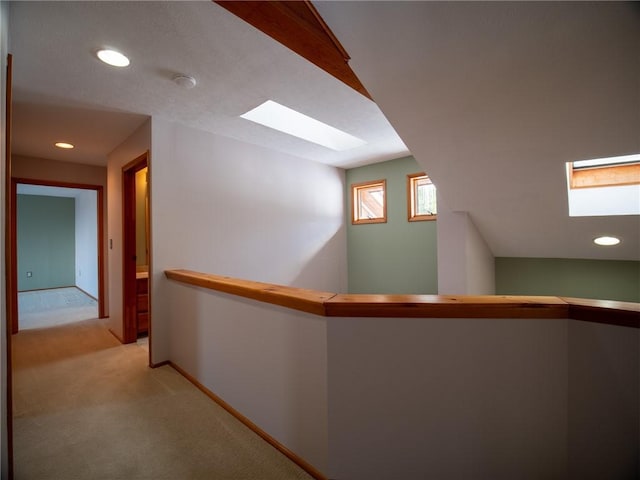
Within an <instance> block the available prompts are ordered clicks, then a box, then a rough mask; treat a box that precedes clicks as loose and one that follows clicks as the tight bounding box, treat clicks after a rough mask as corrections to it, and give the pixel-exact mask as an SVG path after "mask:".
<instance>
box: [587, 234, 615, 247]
mask: <svg viewBox="0 0 640 480" xmlns="http://www.w3.org/2000/svg"><path fill="white" fill-rule="evenodd" d="M593 243H595V244H596V245H601V246H603V247H611V246H613V245H618V244H619V243H620V239H619V238H617V237H607V236H603V237H598V238H594V239H593Z"/></svg>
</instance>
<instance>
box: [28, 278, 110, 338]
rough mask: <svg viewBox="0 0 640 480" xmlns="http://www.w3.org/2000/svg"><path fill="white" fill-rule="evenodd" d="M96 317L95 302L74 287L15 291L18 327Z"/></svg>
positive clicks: (63, 322)
mask: <svg viewBox="0 0 640 480" xmlns="http://www.w3.org/2000/svg"><path fill="white" fill-rule="evenodd" d="M97 317H98V302H96V301H95V300H94V299H93V298H91V297H90V296H89V295H87V294H86V293H84V292H83V291H82V290H79V289H78V288H76V287H65V288H52V289H48V290H33V291H29V292H18V325H19V328H20V330H25V329H31V328H43V327H51V326H54V325H62V324H65V323H73V322H77V321H79V320H88V319H90V318H97Z"/></svg>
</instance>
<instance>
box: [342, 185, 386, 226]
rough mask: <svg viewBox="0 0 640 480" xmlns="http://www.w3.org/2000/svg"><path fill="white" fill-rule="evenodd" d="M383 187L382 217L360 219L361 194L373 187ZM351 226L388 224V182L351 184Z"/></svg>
mask: <svg viewBox="0 0 640 480" xmlns="http://www.w3.org/2000/svg"><path fill="white" fill-rule="evenodd" d="M378 186H381V187H382V192H383V202H382V217H378V218H358V215H357V213H358V212H359V211H360V208H359V206H360V192H361V191H362V190H365V189H367V188H371V187H378ZM350 190H351V224H352V225H365V224H370V223H387V180H386V179H381V180H371V181H367V182H359V183H352V184H351V189H350Z"/></svg>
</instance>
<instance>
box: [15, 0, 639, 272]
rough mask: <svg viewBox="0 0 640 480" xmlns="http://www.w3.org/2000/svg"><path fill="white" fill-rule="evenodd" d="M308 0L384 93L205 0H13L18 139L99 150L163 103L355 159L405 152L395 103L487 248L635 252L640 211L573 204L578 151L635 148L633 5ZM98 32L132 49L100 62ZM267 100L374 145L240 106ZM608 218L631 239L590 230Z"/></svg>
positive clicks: (31, 149) (165, 111)
mask: <svg viewBox="0 0 640 480" xmlns="http://www.w3.org/2000/svg"><path fill="white" fill-rule="evenodd" d="M314 5H316V7H317V8H318V10H319V11H320V13H321V14H322V16H323V17H324V19H325V20H326V22H327V23H328V25H329V27H330V28H331V29H332V30H333V31H334V33H335V34H336V36H337V37H338V39H339V40H340V42H341V43H342V44H343V45H344V46H345V48H346V50H347V51H348V53H349V55H350V56H351V58H352V60H351V62H350V65H351V67H352V68H353V70H354V71H355V72H356V74H357V75H358V76H359V78H360V79H361V80H362V82H363V84H364V85H365V87H366V88H367V90H368V91H369V92H370V93H371V94H372V96H373V98H374V99H375V100H376V103H377V105H376V104H375V103H373V102H371V101H370V100H368V99H366V98H365V97H363V96H361V95H359V94H358V93H356V92H354V91H353V90H351V89H350V88H349V87H347V86H345V85H343V84H342V83H340V82H339V81H338V80H336V79H335V78H333V77H331V76H330V75H328V74H326V73H324V72H323V71H321V70H319V69H318V68H316V67H315V66H313V65H312V64H310V63H309V62H307V61H306V60H304V59H302V58H301V57H299V56H297V55H296V54H294V53H292V52H291V51H290V50H288V49H286V48H285V47H283V46H281V45H279V44H277V43H276V42H274V41H273V40H271V39H270V38H268V37H267V36H266V35H264V34H262V33H260V32H258V31H257V30H255V29H254V28H253V27H251V26H249V25H247V24H245V23H244V22H242V21H241V20H239V19H238V18H236V17H234V16H233V15H232V14H230V13H229V12H227V11H225V10H224V9H222V8H221V7H219V6H218V5H216V4H214V3H213V2H210V1H208V0H207V1H203V2H42V3H40V2H12V3H11V6H10V51H11V53H13V54H14V100H15V103H14V130H13V131H14V137H13V145H14V151H15V152H16V153H20V154H23V155H33V156H38V157H44V158H52V159H58V160H67V161H76V162H83V163H95V164H104V161H105V158H106V155H107V154H108V152H109V151H110V150H111V149H113V148H114V147H115V146H117V145H118V144H119V143H120V141H122V140H123V139H124V138H125V137H126V136H127V135H128V134H129V133H131V132H132V131H133V130H135V128H137V126H138V125H139V124H140V123H141V122H143V121H144V120H145V119H146V118H148V116H159V117H163V118H166V119H169V120H172V121H175V122H180V123H183V124H186V125H189V126H191V127H194V128H199V129H203V130H207V131H211V132H215V133H218V134H221V135H227V136H230V137H234V138H238V139H240V140H243V141H246V142H249V143H255V144H259V145H263V146H265V147H268V148H272V149H274V150H279V151H283V152H286V153H289V154H293V155H297V156H299V157H302V158H307V159H311V160H315V161H319V162H322V163H326V164H331V165H336V166H342V167H346V166H356V165H361V164H365V163H372V162H376V161H381V160H387V159H391V158H397V157H400V156H403V155H406V154H407V153H408V150H407V147H405V145H404V143H403V142H402V140H400V138H399V137H398V136H397V135H396V133H395V132H394V130H393V129H392V128H391V127H390V125H389V123H388V122H387V120H386V118H389V119H390V120H391V122H392V123H393V125H394V127H395V129H396V130H397V131H398V132H399V133H400V135H401V136H402V138H403V139H404V141H405V142H406V144H407V146H408V147H409V148H410V149H411V152H412V153H413V154H414V156H415V157H416V159H417V160H418V162H419V163H421V164H422V165H423V166H424V167H425V169H426V170H427V171H428V172H429V173H430V175H431V176H432V177H433V178H434V180H435V182H436V184H437V186H438V189H439V201H441V205H443V206H445V205H446V207H447V208H448V209H450V210H453V211H467V212H469V213H470V215H471V218H472V219H473V221H474V222H475V224H476V225H477V227H478V229H479V230H480V232H481V233H482V235H483V236H484V238H485V239H486V240H487V242H488V244H489V247H490V248H491V250H492V252H493V253H494V255H496V256H524V257H564V258H602V259H605V258H606V259H628V260H638V259H639V258H640V220H639V218H640V217H638V216H618V217H593V218H570V217H568V214H567V209H568V208H567V199H566V186H565V178H564V164H565V162H567V161H572V160H579V159H585V158H593V157H598V156H613V155H621V154H628V153H637V152H640V83H639V82H640V81H639V79H640V62H639V58H638V52H639V51H640V16H639V15H640V13H639V9H638V6H637V4H633V3H623V2H567V3H564V2H377V1H376V2H367V1H361V2H333V1H332V2H314ZM104 45H108V46H112V47H115V48H118V49H121V50H123V51H125V52H126V53H127V54H128V55H129V56H130V57H131V61H132V64H131V66H130V67H128V68H126V69H122V70H116V69H112V68H108V67H106V66H105V65H103V64H101V63H100V62H98V61H97V60H96V59H95V57H94V56H93V55H92V53H93V51H95V49H96V48H98V47H100V46H104ZM176 73H185V74H189V75H193V76H194V77H196V78H197V80H198V86H197V87H196V88H194V89H192V90H184V89H181V88H179V87H177V86H176V85H175V84H174V83H173V82H172V81H171V78H172V77H173V75H174V74H176ZM267 99H273V100H276V101H278V102H280V103H282V104H284V105H286V106H289V107H292V108H295V109H297V110H299V111H301V112H302V113H305V114H308V115H310V116H312V117H315V118H317V119H319V120H322V121H324V122H326V123H328V124H330V125H333V126H335V127H338V128H341V129H343V130H345V131H347V132H348V133H351V134H353V135H355V136H357V137H360V138H363V139H365V140H367V141H369V145H368V146H366V147H363V148H359V149H355V150H350V151H346V152H333V151H331V150H328V149H325V148H323V147H319V146H316V145H314V144H311V143H308V142H305V141H302V140H297V139H295V138H292V137H289V136H287V135H284V134H281V133H277V132H274V131H272V130H269V129H268V128H266V127H262V126H259V125H255V124H253V123H251V122H248V121H245V120H243V119H240V118H239V117H238V116H239V115H240V114H242V113H244V112H245V111H247V110H249V109H250V108H253V107H255V106H256V105H258V104H260V103H262V102H263V101H265V100H267ZM379 107H380V108H379ZM380 109H382V111H384V115H383V114H382V113H381V111H380ZM385 116H386V118H385ZM52 139H55V140H59V139H60V140H62V139H64V140H66V141H71V142H73V143H75V144H76V145H77V148H76V149H74V150H73V151H72V152H66V151H56V149H54V148H53V147H51V142H52ZM639 201H640V199H639ZM600 234H610V235H619V236H621V237H622V238H623V242H622V244H621V245H620V246H618V247H616V248H610V249H602V248H598V247H595V246H594V245H593V244H592V242H591V240H592V238H593V237H595V236H597V235H600Z"/></svg>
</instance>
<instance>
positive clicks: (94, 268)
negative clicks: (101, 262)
mask: <svg viewBox="0 0 640 480" xmlns="http://www.w3.org/2000/svg"><path fill="white" fill-rule="evenodd" d="M75 206H76V286H77V287H79V288H81V289H82V290H84V291H85V292H87V293H88V294H89V295H91V296H92V297H94V298H98V294H99V292H98V214H97V212H98V193H97V192H96V191H95V190H84V191H82V192H81V193H80V194H78V195H77V196H76V201H75Z"/></svg>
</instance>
